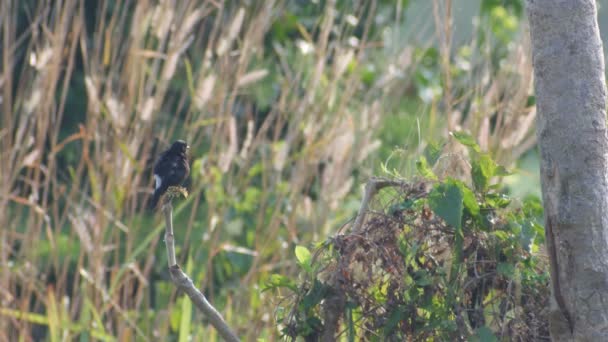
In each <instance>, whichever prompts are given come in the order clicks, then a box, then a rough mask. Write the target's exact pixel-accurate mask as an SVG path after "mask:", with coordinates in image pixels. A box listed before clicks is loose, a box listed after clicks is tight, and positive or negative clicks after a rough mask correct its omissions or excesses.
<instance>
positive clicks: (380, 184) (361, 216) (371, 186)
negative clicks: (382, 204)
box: [351, 178, 403, 233]
mask: <svg viewBox="0 0 608 342" xmlns="http://www.w3.org/2000/svg"><path fill="white" fill-rule="evenodd" d="M401 185H403V183H401V182H398V181H392V180H389V179H382V178H371V179H370V180H369V181H367V184H366V185H365V194H364V195H363V200H362V201H361V207H359V212H358V213H357V218H356V219H355V223H353V226H352V228H351V230H352V231H353V232H355V233H356V232H359V231H360V230H361V227H362V226H363V222H364V220H365V214H366V213H367V208H368V207H369V202H370V201H371V200H372V198H373V197H374V195H376V192H378V190H380V189H382V188H386V187H387V186H401Z"/></svg>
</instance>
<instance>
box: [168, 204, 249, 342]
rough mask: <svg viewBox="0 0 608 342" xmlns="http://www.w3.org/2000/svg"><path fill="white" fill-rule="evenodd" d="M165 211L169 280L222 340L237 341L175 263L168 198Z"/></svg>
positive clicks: (171, 214)
mask: <svg viewBox="0 0 608 342" xmlns="http://www.w3.org/2000/svg"><path fill="white" fill-rule="evenodd" d="M163 211H164V213H165V224H166V226H165V244H166V246H167V259H168V260H169V273H170V274H171V280H172V281H173V284H175V286H177V288H178V289H180V290H182V291H184V292H185V293H186V294H187V295H188V297H190V299H191V300H192V302H193V303H194V305H196V307H197V308H198V309H199V310H200V311H201V312H203V313H204V314H205V315H206V316H207V318H208V319H209V322H210V323H211V325H213V326H214V327H215V328H216V329H217V331H218V332H219V334H220V335H221V336H222V338H224V340H226V341H229V342H238V341H239V338H238V337H237V336H236V334H235V333H234V332H233V331H232V329H230V327H229V326H228V325H227V324H226V322H225V321H224V319H223V318H222V315H220V313H219V312H218V311H217V310H216V309H215V308H214V307H213V306H212V305H211V304H210V303H209V302H208V301H207V298H205V295H204V294H203V293H202V292H201V291H199V290H198V289H197V288H196V287H195V286H194V283H193V282H192V279H190V277H188V275H187V274H186V273H184V272H183V271H182V269H181V268H180V267H179V265H178V264H177V259H176V257H175V239H174V236H173V206H172V205H171V199H169V200H168V201H167V202H166V204H165V205H164V207H163Z"/></svg>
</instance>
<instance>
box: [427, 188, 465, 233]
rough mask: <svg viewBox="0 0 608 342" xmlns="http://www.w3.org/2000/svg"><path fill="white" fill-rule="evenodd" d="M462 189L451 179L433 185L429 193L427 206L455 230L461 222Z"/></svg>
mask: <svg viewBox="0 0 608 342" xmlns="http://www.w3.org/2000/svg"><path fill="white" fill-rule="evenodd" d="M463 197H464V195H463V194H462V190H461V189H460V186H458V185H457V184H456V183H455V182H454V181H453V180H448V181H446V182H445V183H439V184H437V185H435V187H434V188H433V190H431V192H430V193H429V196H428V200H429V206H430V207H431V209H432V210H433V212H434V213H435V214H437V215H438V216H439V217H441V218H442V219H444V220H445V222H446V223H447V224H449V225H451V226H453V227H455V228H456V229H457V230H460V228H461V224H462V209H463V207H464V206H463Z"/></svg>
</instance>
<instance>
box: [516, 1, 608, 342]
mask: <svg viewBox="0 0 608 342" xmlns="http://www.w3.org/2000/svg"><path fill="white" fill-rule="evenodd" d="M526 9H527V14H528V18H529V22H530V33H531V37H532V58H533V62H534V78H535V90H536V104H537V111H538V116H537V130H536V134H537V137H538V144H539V148H540V155H541V161H540V163H541V185H542V192H543V202H544V207H545V230H546V238H547V250H548V255H549V257H550V259H551V268H552V270H551V271H552V298H553V299H552V304H551V308H550V318H549V319H550V330H551V337H552V339H553V340H554V341H573V340H576V341H608V216H607V214H608V136H607V132H606V85H605V74H604V56H603V52H602V51H603V50H602V42H601V40H600V34H599V29H598V25H597V9H596V5H595V1H594V0H527V1H526Z"/></svg>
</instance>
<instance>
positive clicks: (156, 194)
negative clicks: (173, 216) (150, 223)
mask: <svg viewBox="0 0 608 342" xmlns="http://www.w3.org/2000/svg"><path fill="white" fill-rule="evenodd" d="M165 191H167V189H166V188H165V187H161V188H159V189H156V190H155V191H154V195H153V196H152V200H151V201H150V206H149V207H148V209H150V210H154V209H156V207H157V206H158V201H159V200H160V198H161V197H162V195H163V193H164V192H165Z"/></svg>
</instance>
